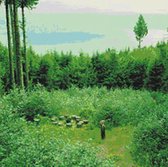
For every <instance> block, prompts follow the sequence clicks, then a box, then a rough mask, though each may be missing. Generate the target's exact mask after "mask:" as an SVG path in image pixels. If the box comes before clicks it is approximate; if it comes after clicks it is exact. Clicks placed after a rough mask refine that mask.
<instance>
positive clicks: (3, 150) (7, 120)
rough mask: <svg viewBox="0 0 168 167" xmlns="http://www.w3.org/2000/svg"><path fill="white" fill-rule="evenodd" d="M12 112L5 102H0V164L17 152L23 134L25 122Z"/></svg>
mask: <svg viewBox="0 0 168 167" xmlns="http://www.w3.org/2000/svg"><path fill="white" fill-rule="evenodd" d="M13 110H14V109H13V108H12V107H11V106H9V105H8V103H7V102H6V101H5V100H1V101H0V162H1V161H2V160H3V159H5V158H6V157H8V156H9V155H10V154H11V153H12V152H14V151H15V150H17V148H18V147H19V145H20V143H19V140H20V137H21V136H22V135H23V134H24V131H23V129H24V127H25V126H26V121H24V120H23V119H21V118H19V117H18V116H17V115H16V114H13ZM0 166H2V165H0Z"/></svg>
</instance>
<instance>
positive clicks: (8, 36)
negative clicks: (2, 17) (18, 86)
mask: <svg viewBox="0 0 168 167" xmlns="http://www.w3.org/2000/svg"><path fill="white" fill-rule="evenodd" d="M8 2H9V1H8V0H6V2H5V11H6V27H7V38H8V55H9V70H10V86H11V88H14V86H15V77H14V68H13V56H12V45H11V31H10V19H9V18H10V17H9V3H8Z"/></svg>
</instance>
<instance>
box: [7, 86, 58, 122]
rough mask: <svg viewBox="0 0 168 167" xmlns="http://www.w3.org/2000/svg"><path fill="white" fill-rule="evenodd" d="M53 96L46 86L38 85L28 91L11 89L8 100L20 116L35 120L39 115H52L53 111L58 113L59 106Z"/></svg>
mask: <svg viewBox="0 0 168 167" xmlns="http://www.w3.org/2000/svg"><path fill="white" fill-rule="evenodd" d="M51 96H52V95H51V94H49V92H47V91H46V90H45V88H43V87H41V86H38V87H36V88H35V89H33V90H32V91H28V92H25V91H24V90H21V91H20V90H18V89H16V90H14V91H11V93H10V94H9V95H7V96H6V100H7V101H8V103H9V104H10V105H11V106H13V107H14V109H15V111H16V112H17V113H18V114H19V115H20V116H23V117H25V118H26V119H27V120H29V121H33V120H34V118H35V116H37V115H42V116H45V115H48V116H50V115H51V113H53V112H54V114H55V115H58V113H57V110H56V109H57V108H56V107H55V103H53V101H52V98H51Z"/></svg>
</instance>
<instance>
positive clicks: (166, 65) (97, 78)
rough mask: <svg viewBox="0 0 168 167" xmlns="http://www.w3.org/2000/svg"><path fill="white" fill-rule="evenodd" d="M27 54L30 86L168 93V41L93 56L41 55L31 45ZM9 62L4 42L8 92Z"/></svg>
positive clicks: (1, 64)
mask: <svg viewBox="0 0 168 167" xmlns="http://www.w3.org/2000/svg"><path fill="white" fill-rule="evenodd" d="M27 56H28V62H29V63H28V64H29V69H30V71H29V74H30V85H29V88H30V89H31V88H33V87H34V85H36V84H38V83H40V84H41V85H43V86H45V87H46V88H47V89H48V90H53V89H63V90H65V89H69V88H71V87H73V86H75V87H79V88H85V87H94V86H97V87H106V88H108V89H111V88H112V89H113V88H133V89H144V88H146V89H149V90H154V91H164V92H166V91H167V88H168V86H167V85H168V44H167V43H158V44H157V46H156V47H147V48H142V49H134V50H132V51H130V50H129V49H128V50H124V51H120V52H119V53H117V52H116V51H115V50H110V49H108V50H107V51H106V52H104V53H97V54H96V55H94V56H92V57H89V56H88V55H86V54H84V53H81V54H80V55H79V56H74V55H73V54H72V53H71V52H69V53H61V54H58V53H57V52H48V53H47V54H45V55H44V56H39V55H37V54H36V53H35V52H34V51H33V50H32V48H31V47H30V48H29V49H28V50H27ZM8 64H9V63H8V56H7V49H6V48H5V47H4V46H3V45H0V69H1V70H0V78H1V85H2V86H1V87H2V88H3V89H4V90H5V91H7V90H9V85H10V84H9V67H8Z"/></svg>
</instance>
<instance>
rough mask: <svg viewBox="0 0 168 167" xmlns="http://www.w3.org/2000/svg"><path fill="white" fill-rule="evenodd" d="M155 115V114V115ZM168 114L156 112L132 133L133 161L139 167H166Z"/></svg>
mask: <svg viewBox="0 0 168 167" xmlns="http://www.w3.org/2000/svg"><path fill="white" fill-rule="evenodd" d="M155 114H156V113H155ZM167 120H168V112H167V111H166V110H164V112H158V113H157V114H156V115H154V116H153V117H150V118H148V119H146V120H145V121H144V122H142V123H141V124H140V125H139V126H138V128H137V130H136V131H135V133H134V137H133V144H132V156H133V159H134V160H135V161H136V162H137V163H138V164H139V165H141V166H149V167H166V166H168V157H167V155H168V121H167Z"/></svg>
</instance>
